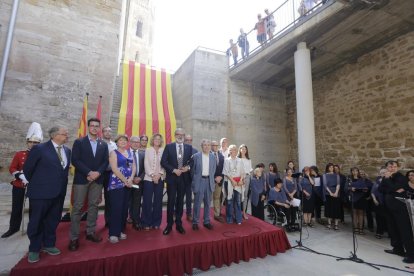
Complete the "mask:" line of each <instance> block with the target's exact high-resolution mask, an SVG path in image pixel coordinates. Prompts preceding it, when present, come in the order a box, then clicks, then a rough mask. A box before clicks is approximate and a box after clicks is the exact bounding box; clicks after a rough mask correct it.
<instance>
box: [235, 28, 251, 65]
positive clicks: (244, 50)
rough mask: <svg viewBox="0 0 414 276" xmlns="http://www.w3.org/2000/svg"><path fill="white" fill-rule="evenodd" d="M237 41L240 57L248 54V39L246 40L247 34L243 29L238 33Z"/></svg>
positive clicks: (245, 56)
mask: <svg viewBox="0 0 414 276" xmlns="http://www.w3.org/2000/svg"><path fill="white" fill-rule="evenodd" d="M237 43H238V44H239V47H240V52H241V55H242V58H243V59H245V58H247V57H248V56H249V41H248V40H247V34H246V33H245V32H244V31H243V29H240V35H239V38H238V39H237Z"/></svg>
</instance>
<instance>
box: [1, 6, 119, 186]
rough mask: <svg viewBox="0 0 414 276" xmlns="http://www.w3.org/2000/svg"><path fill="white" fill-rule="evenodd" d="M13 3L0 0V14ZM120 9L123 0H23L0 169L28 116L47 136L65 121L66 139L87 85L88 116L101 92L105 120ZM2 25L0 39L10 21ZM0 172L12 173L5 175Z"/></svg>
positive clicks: (6, 94)
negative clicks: (51, 128)
mask: <svg viewBox="0 0 414 276" xmlns="http://www.w3.org/2000/svg"><path fill="white" fill-rule="evenodd" d="M10 2H12V1H9V0H0V6H1V8H2V9H1V14H2V15H3V7H5V8H6V9H7V8H8V9H9V10H10ZM6 9H5V10H6ZM120 9H121V0H114V1H106V0H94V1H71V0H59V1H47V0H27V1H21V2H20V6H19V10H18V17H17V21H16V28H15V33H14V38H13V46H12V51H11V54H10V59H9V64H8V71H7V75H6V83H5V87H4V91H3V95H2V98H1V101H0V138H1V140H0V166H1V167H3V171H5V168H7V167H8V165H9V163H10V160H11V158H12V156H13V153H14V152H15V151H16V150H20V149H23V148H25V140H24V137H25V135H26V132H27V129H28V127H29V125H30V123H31V122H33V121H36V122H38V123H40V124H41V125H42V128H43V131H44V134H45V136H46V137H47V133H46V132H47V130H48V129H49V128H50V127H51V126H52V125H56V124H57V125H63V126H66V127H68V128H69V133H70V135H71V138H70V142H69V143H68V145H69V146H71V145H72V142H73V140H74V138H76V132H77V127H78V122H79V118H80V114H81V112H82V101H83V97H84V95H85V93H86V92H89V93H90V100H89V117H91V116H94V115H95V112H96V107H97V103H98V100H99V95H102V96H103V107H102V113H103V114H102V116H103V123H104V124H108V123H109V115H110V108H111V107H110V103H111V101H112V91H113V86H114V78H115V73H116V68H117V54H118V53H117V52H118V32H119V22H120ZM9 14H10V11H9V13H8V15H7V16H6V20H7V24H8V20H9V19H8V18H9V17H10V15H9ZM1 18H2V19H1V20H3V18H4V17H3V16H2V17H1ZM1 24H2V26H1V39H0V41H3V36H5V35H6V31H5V30H6V29H7V26H6V25H3V24H4V22H3V21H1ZM3 46H4V45H1V47H3ZM0 177H1V179H0V180H4V181H6V180H8V179H9V178H10V177H9V176H8V175H7V174H2V175H1V176H0Z"/></svg>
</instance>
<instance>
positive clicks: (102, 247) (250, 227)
mask: <svg viewBox="0 0 414 276" xmlns="http://www.w3.org/2000/svg"><path fill="white" fill-rule="evenodd" d="M201 214H202V212H201ZM211 217H213V212H212V214H211ZM165 218H166V213H165V212H164V213H163V221H165V220H166V219H165ZM212 224H213V226H214V229H213V230H212V231H210V230H208V229H206V228H204V227H203V226H202V224H200V225H199V226H200V230H199V231H197V232H196V231H193V230H192V229H191V225H190V223H189V222H187V221H184V225H183V226H184V228H185V229H186V232H187V233H186V234H185V235H181V234H179V233H178V232H177V231H175V227H174V228H173V231H172V232H171V233H170V235H168V236H164V235H162V229H163V227H165V222H164V224H163V225H162V227H161V229H160V230H151V231H148V232H145V231H139V232H138V231H135V230H134V229H132V227H131V225H128V226H127V231H126V234H127V235H128V239H127V240H122V241H120V242H119V243H117V244H111V243H109V242H108V241H107V240H106V238H107V235H108V232H107V229H106V228H104V227H103V225H104V220H103V216H100V217H99V219H98V227H97V229H99V230H98V234H99V235H101V236H102V237H103V238H104V241H102V242H101V243H98V244H95V243H92V242H89V241H86V240H85V235H81V239H80V247H79V250H78V251H76V252H70V251H69V250H68V249H67V245H68V242H69V241H68V239H69V226H70V223H61V224H60V225H59V227H58V233H57V244H56V246H57V247H58V248H59V249H60V250H61V251H62V254H61V255H58V256H49V255H47V254H46V253H41V254H40V261H39V262H38V263H35V264H29V263H28V262H27V256H25V257H24V258H23V259H22V260H20V261H19V262H18V263H17V264H16V266H15V267H14V268H13V269H12V271H11V275H12V276H17V275H25V276H27V275H30V276H36V275H39V276H40V275H41V276H46V275H59V276H63V275H76V276H81V275H85V276H93V275H96V276H102V275H108V276H109V275H122V276H126V275H183V274H184V273H187V274H192V269H193V268H198V269H201V270H208V269H209V268H210V266H212V265H214V266H216V267H221V266H223V264H225V265H230V264H231V263H233V262H234V263H238V262H239V261H240V260H243V261H249V260H250V258H256V257H261V258H264V257H266V255H276V254H277V253H279V252H282V253H283V252H285V251H286V250H287V249H290V248H291V246H290V244H289V241H288V239H287V237H286V233H285V232H284V230H283V229H280V228H278V227H275V226H273V225H270V224H267V223H265V222H263V221H261V220H258V219H256V218H254V217H251V216H250V217H249V219H248V220H245V221H243V223H242V225H236V224H231V225H229V224H222V223H219V222H217V221H215V220H213V221H212ZM84 230H85V224H84V223H82V226H81V233H84Z"/></svg>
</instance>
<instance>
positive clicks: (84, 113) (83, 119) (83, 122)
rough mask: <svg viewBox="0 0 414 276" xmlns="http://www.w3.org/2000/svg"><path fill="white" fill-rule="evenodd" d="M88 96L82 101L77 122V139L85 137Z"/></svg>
mask: <svg viewBox="0 0 414 276" xmlns="http://www.w3.org/2000/svg"><path fill="white" fill-rule="evenodd" d="M88 94H89V93H87V94H86V96H85V98H84V100H83V108H82V116H81V118H80V121H79V128H78V138H80V137H83V136H85V135H86V129H87V128H88Z"/></svg>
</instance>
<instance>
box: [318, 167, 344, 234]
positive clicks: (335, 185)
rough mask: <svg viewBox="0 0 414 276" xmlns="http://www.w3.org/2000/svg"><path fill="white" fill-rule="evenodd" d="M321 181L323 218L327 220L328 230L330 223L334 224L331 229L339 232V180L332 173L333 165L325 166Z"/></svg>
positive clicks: (337, 176)
mask: <svg viewBox="0 0 414 276" xmlns="http://www.w3.org/2000/svg"><path fill="white" fill-rule="evenodd" d="M322 179H323V181H322V182H323V192H324V195H325V217H327V218H328V225H327V226H326V227H327V228H328V229H331V228H332V226H331V222H332V221H333V222H334V226H333V229H334V230H339V228H338V222H339V219H340V218H341V199H340V197H339V195H340V194H339V189H340V179H339V175H337V174H336V173H334V165H333V164H332V163H329V164H327V165H326V169H325V174H324V175H323V176H322Z"/></svg>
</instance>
